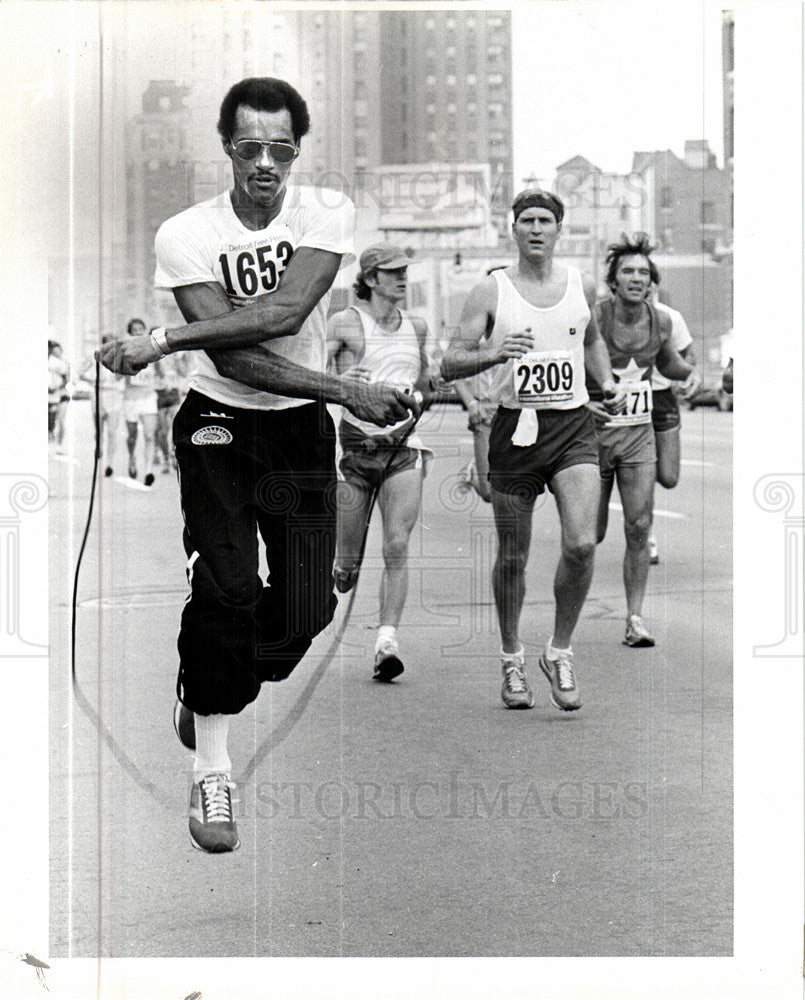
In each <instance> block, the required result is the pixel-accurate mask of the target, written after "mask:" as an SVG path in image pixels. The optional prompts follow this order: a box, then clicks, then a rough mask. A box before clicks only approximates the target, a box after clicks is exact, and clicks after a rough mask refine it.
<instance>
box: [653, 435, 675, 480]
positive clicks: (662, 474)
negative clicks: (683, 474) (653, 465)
mask: <svg viewBox="0 0 805 1000" xmlns="http://www.w3.org/2000/svg"><path fill="white" fill-rule="evenodd" d="M654 442H655V444H656V446H657V482H658V483H659V484H660V486H664V487H665V488H666V489H667V490H672V489H673V488H674V487H675V486H676V484H677V483H678V482H679V469H680V465H681V461H682V447H681V444H680V439H679V428H678V427H672V428H671V430H669V431H655V432H654Z"/></svg>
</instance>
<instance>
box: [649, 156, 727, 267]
mask: <svg viewBox="0 0 805 1000" xmlns="http://www.w3.org/2000/svg"><path fill="white" fill-rule="evenodd" d="M632 173H633V174H635V175H637V176H638V177H639V178H640V181H641V183H642V185H643V187H644V190H645V194H646V197H645V199H644V204H643V210H642V219H641V228H642V229H644V230H645V231H646V232H648V233H651V234H652V235H653V236H654V238H655V240H656V242H657V244H658V249H659V252H660V253H668V254H701V253H705V254H713V253H716V252H718V250H719V248H721V247H724V246H725V245H726V243H727V241H728V240H730V239H731V236H730V232H731V219H730V178H729V175H728V174H727V172H726V171H724V170H721V169H720V168H719V167H718V166H716V158H715V154H713V153H712V152H711V151H710V147H709V145H708V143H707V140H706V139H690V140H688V141H686V142H685V155H684V158H683V159H680V158H679V157H678V156H677V155H676V154H675V153H672V152H671V150H670V149H666V150H657V151H655V152H650V153H649V152H637V153H635V154H634V158H633V160H632Z"/></svg>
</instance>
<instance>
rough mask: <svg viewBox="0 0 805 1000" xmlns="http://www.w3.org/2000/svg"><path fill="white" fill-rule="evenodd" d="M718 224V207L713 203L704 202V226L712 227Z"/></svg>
mask: <svg viewBox="0 0 805 1000" xmlns="http://www.w3.org/2000/svg"><path fill="white" fill-rule="evenodd" d="M715 222H716V206H715V202H713V201H703V202H702V225H705V226H712V225H713V224H714V223H715Z"/></svg>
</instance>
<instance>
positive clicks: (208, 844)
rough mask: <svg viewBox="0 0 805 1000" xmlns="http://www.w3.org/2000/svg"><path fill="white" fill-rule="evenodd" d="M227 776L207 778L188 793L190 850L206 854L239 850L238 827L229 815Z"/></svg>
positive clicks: (230, 787) (230, 809)
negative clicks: (191, 848)
mask: <svg viewBox="0 0 805 1000" xmlns="http://www.w3.org/2000/svg"><path fill="white" fill-rule="evenodd" d="M234 787H235V785H234V783H233V782H232V781H231V779H230V777H229V775H228V774H206V775H205V776H204V777H203V778H202V779H201V781H197V782H196V783H195V784H194V785H193V791H192V792H191V793H190V820H189V826H190V839H191V841H192V842H193V846H194V847H197V848H198V849H199V850H200V851H207V852H208V853H209V854H223V853H225V852H226V851H235V850H237V849H238V848H239V847H240V840H239V839H238V827H237V824H236V823H235V817H234V815H233V813H232V789H233V788H234Z"/></svg>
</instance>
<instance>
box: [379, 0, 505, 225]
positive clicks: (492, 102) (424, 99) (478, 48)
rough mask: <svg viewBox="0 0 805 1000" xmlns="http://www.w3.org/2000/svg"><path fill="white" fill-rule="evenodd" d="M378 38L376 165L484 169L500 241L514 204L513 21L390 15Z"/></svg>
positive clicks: (436, 13)
mask: <svg viewBox="0 0 805 1000" xmlns="http://www.w3.org/2000/svg"><path fill="white" fill-rule="evenodd" d="M372 16H373V17H375V18H377V19H378V23H380V24H381V26H382V31H381V34H380V55H381V76H380V97H381V102H380V123H381V129H382V147H381V162H382V163H383V164H410V163H433V162H439V163H467V164H477V163H488V164H489V169H490V196H489V202H490V207H491V211H492V220H493V224H494V225H495V227H496V229H497V231H498V232H499V233H500V234H501V235H504V234H505V233H506V229H507V215H508V210H509V206H510V204H511V198H512V186H511V185H512V169H513V155H512V106H511V100H512V99H511V14H510V13H509V12H506V11H483V10H459V9H456V8H451V9H448V10H426V11H417V12H413V11H389V12H382V13H377V14H374V15H372Z"/></svg>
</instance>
